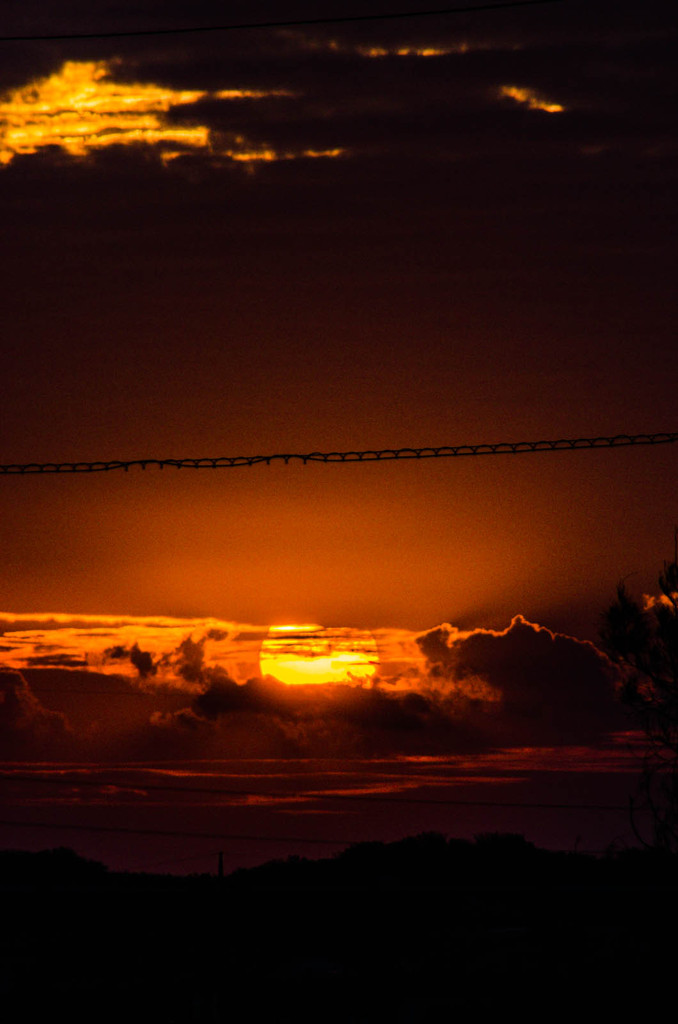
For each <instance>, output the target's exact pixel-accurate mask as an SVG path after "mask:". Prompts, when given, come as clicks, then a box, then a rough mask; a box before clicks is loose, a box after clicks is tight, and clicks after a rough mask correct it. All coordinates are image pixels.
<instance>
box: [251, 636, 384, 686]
mask: <svg viewBox="0 0 678 1024" xmlns="http://www.w3.org/2000/svg"><path fill="white" fill-rule="evenodd" d="M259 665H260V670H261V674H262V675H268V676H273V677H274V678H275V679H277V680H279V681H280V682H281V683H287V685H289V686H300V685H309V684H315V683H353V684H365V683H367V682H369V681H370V680H371V679H372V677H373V676H374V674H375V672H376V670H377V667H378V665H379V655H378V654H377V647H376V644H375V642H374V637H373V636H372V634H371V633H370V632H368V631H367V630H362V629H347V628H344V629H323V627H322V626H316V625H301V626H272V627H271V629H270V630H269V632H268V636H267V637H266V638H265V639H264V641H263V643H262V645H261V653H260V655H259Z"/></svg>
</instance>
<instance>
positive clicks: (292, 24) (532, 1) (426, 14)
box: [0, 0, 565, 43]
mask: <svg viewBox="0 0 678 1024" xmlns="http://www.w3.org/2000/svg"><path fill="white" fill-rule="evenodd" d="M564 2H565V0H508V2H506V3H486V4H477V5H470V6H469V5H468V4H466V5H464V6H461V7H441V8H437V9H435V10H429V11H390V12H387V13H385V14H346V15H336V16H335V17H331V18H297V19H288V20H286V21H253V22H238V23H231V24H228V25H196V26H194V27H192V28H190V27H186V28H145V29H144V28H142V29H123V30H120V31H112V32H60V33H52V34H44V35H35V34H34V35H16V36H0V43H18V42H24V43H29V42H30V43H37V42H43V41H48V40H51V41H57V40H67V39H132V38H137V37H140V36H178V35H188V34H189V33H194V34H195V33H206V32H239V31H242V30H254V29H272V28H300V27H302V26H305V25H345V24H350V23H355V22H362V21H395V20H396V19H398V18H401V19H402V18H434V17H439V16H442V15H446V14H472V13H473V12H474V11H497V10H501V9H502V8H503V7H506V8H512V7H537V6H541V5H543V4H553V3H564Z"/></svg>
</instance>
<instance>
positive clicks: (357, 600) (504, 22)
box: [0, 0, 678, 762]
mask: <svg viewBox="0 0 678 1024" xmlns="http://www.w3.org/2000/svg"><path fill="white" fill-rule="evenodd" d="M312 6H313V11H312V14H313V16H316V17H317V16H320V15H322V14H326V13H327V12H328V11H329V7H328V6H327V5H323V4H321V5H320V6H318V5H317V4H315V5H312ZM326 8H327V10H326ZM305 9H306V8H305V7H304V5H303V4H302V5H301V8H300V12H298V13H299V14H300V17H303V13H304V10H305ZM258 12H259V14H260V15H261V17H262V19H265V18H266V17H270V19H271V20H276V19H279V17H280V15H281V8H280V6H279V5H276V4H275V3H274V2H271V3H268V2H266V3H264V4H263V5H259V7H258ZM184 13H185V12H184ZM283 13H284V14H286V15H289V11H288V10H287V9H286V10H285V11H284V12H283ZM234 16H235V15H234ZM258 16H259V15H258ZM7 17H8V18H9V21H11V20H12V17H14V15H12V16H11V17H10V15H8V16H7ZM16 17H19V15H16ZM168 17H170V15H169V13H168V10H167V6H166V5H165V4H161V3H159V2H158V0H143V2H142V3H136V4H131V3H128V2H127V0H124V2H122V3H120V4H117V5H116V6H115V10H113V9H110V10H109V9H106V10H105V11H99V10H96V11H95V10H94V8H93V7H92V5H91V4H85V3H84V0H75V2H74V3H72V4H69V5H68V11H63V10H59V11H56V9H55V7H54V5H49V4H46V3H45V2H44V0H26V2H25V3H24V4H23V5H22V8H21V22H22V24H21V25H19V24H18V23H17V24H16V25H10V24H9V22H8V23H7V24H6V25H4V29H3V30H4V31H6V33H7V34H10V35H11V34H25V32H26V26H27V25H28V26H30V27H31V31H34V32H35V33H36V34H49V33H60V34H64V33H67V32H68V31H69V29H72V30H77V31H90V30H91V31H93V32H95V31H97V30H99V31H109V30H110V31H115V30H117V29H120V28H125V27H127V28H130V27H131V28H143V29H146V28H149V27H150V28H153V27H154V26H155V27H162V26H163V25H164V24H165V22H166V20H167V18H168ZM185 17H186V18H189V15H188V14H185ZM248 17H249V14H248ZM190 18H195V19H197V22H200V23H202V24H214V23H215V22H218V21H219V19H221V18H223V6H222V5H219V4H216V3H214V0H196V3H195V4H194V5H193V6H192V8H191V12H190ZM673 20H674V11H673V6H672V4H670V3H669V2H668V0H651V2H649V3H647V4H644V5H642V7H641V6H639V5H638V4H632V3H631V2H630V0H624V2H622V3H619V2H615V3H612V2H611V0H601V2H600V3H596V4H595V5H594V6H593V7H591V6H590V5H577V4H567V3H561V4H544V5H536V6H530V7H524V8H515V9H511V10H507V11H504V12H502V11H499V12H496V11H486V12H483V13H481V12H478V13H477V14H472V13H471V14H465V15H464V16H463V17H462V18H460V17H458V16H452V15H450V16H445V17H442V16H441V17H436V18H421V19H417V18H408V19H394V20H389V21H384V22H374V23H371V22H370V23H359V24H344V25H340V24H336V25H332V26H311V25H306V26H297V27H296V28H291V27H290V28H288V29H278V30H266V31H253V32H249V33H235V32H233V33H196V34H193V35H191V36H176V37H175V36H171V37H170V36H167V37H154V36H143V37H138V38H128V39H125V38H114V37H110V38H92V39H89V40H80V41H73V40H70V41H69V40H67V39H62V40H52V41H51V42H42V43H41V42H37V41H36V42H24V43H12V44H0V45H2V46H3V47H4V48H3V60H2V62H0V185H1V186H2V187H1V188H0V219H1V221H2V225H3V250H4V253H5V260H4V261H3V273H2V275H0V298H1V303H2V305H1V308H2V319H3V364H2V365H3V370H2V373H3V386H2V402H1V404H0V428H1V429H0V438H1V440H0V463H1V464H8V463H30V462H51V461H56V462H62V461H77V460H109V459H135V458H173V457H176V458H179V457H202V456H211V457H215V456H233V455H240V454H243V455H251V454H252V455H254V454H257V453H263V454H266V453H274V452H308V451H313V450H318V451H343V450H363V449H367V448H369V449H383V448H400V447H415V448H419V447H424V446H429V445H444V444H450V445H456V444H465V443H478V442H499V441H523V440H538V439H555V438H559V437H564V438H567V437H595V436H601V435H603V436H610V435H615V434H620V433H630V434H633V433H642V432H655V431H661V430H668V431H670V430H674V429H675V428H676V422H675V420H674V419H673V418H674V417H675V379H676V371H677V370H678V366H677V364H676V359H677V357H678V349H677V348H676V345H675V322H676V314H677V312H678V311H677V310H676V288H675V240H676V232H675V230H674V227H673V220H674V218H675V195H676V191H675V188H673V182H674V180H675V170H676V168H675V152H676V150H675V145H674V142H673V139H674V133H675V123H674V122H675V111H674V109H673V105H672V103H671V102H670V96H671V94H672V86H673V83H674V77H675V55H674V54H673V53H672V47H673V45H674V42H675V34H674V33H673ZM675 469H676V448H675V446H673V445H666V446H663V447H645V448H641V447H639V448H625V449H619V450H599V451H577V452H560V453H551V454H548V453H541V454H530V455H527V454H525V455H517V456H501V457H483V458H467V459H447V460H445V459H441V460H426V461H421V462H390V463H383V464H375V463H372V464H360V465H357V464H354V465H320V464H308V465H302V464H299V463H294V462H293V463H290V464H289V465H285V464H284V463H273V464H271V465H269V466H266V465H258V466H254V467H252V468H244V467H240V468H233V469H223V470H214V471H212V470H201V471H192V470H188V469H184V470H174V469H170V468H167V469H164V470H162V471H161V470H158V469H152V468H150V467H149V468H148V469H147V470H145V471H142V470H140V469H133V470H130V471H129V472H127V473H125V472H116V473H101V474H83V475H73V476H66V475H64V476H61V475H59V476H56V475H53V476H46V475H45V476H31V477H29V476H11V477H10V476H0V523H1V524H2V551H3V557H2V564H1V565H0V609H4V610H5V612H6V614H7V619H6V621H4V620H3V621H4V627H3V628H4V629H5V631H6V633H5V636H0V647H2V648H3V650H2V652H0V653H1V654H2V655H3V660H2V662H0V669H1V670H2V672H4V673H5V675H4V676H3V679H4V685H5V686H6V690H7V693H8V694H9V695H10V696H9V697H8V703H6V705H5V708H4V710H5V712H6V713H7V715H8V720H7V722H6V723H5V726H6V728H7V729H8V733H7V736H8V737H9V739H8V743H10V742H11V745H12V749H13V750H14V752H15V755H16V756H17V757H20V758H23V759H30V758H31V757H34V756H37V754H36V753H35V752H36V750H38V748H39V747H40V743H41V742H42V740H41V739H40V737H41V736H43V734H44V735H46V736H47V737H48V738H49V743H54V744H55V747H54V753H55V757H57V754H58V757H61V758H66V759H69V758H71V759H75V760H77V759H78V758H83V759H85V760H87V759H88V758H89V759H94V760H96V758H97V756H99V755H98V754H97V743H100V745H101V751H102V752H101V757H102V758H104V757H105V758H107V759H108V760H109V761H111V762H112V761H114V760H115V759H116V758H118V759H120V758H124V757H127V758H130V759H134V757H137V756H138V757H142V756H148V757H153V756H157V757H159V758H161V756H167V757H170V756H176V757H179V756H183V755H185V756H186V757H189V758H190V757H198V756H204V757H216V758H218V757H221V756H225V755H224V751H225V750H235V751H236V752H239V755H240V756H243V757H244V756H257V757H258V756H262V757H265V756H269V755H270V756H275V757H288V756H292V755H294V756H299V757H302V758H303V757H305V756H308V757H315V756H320V755H319V752H320V751H322V750H326V749H334V750H335V751H336V752H337V756H339V757H343V756H349V752H350V751H352V753H351V754H350V756H358V754H357V752H358V753H360V755H361V756H362V755H365V756H368V754H372V755H373V756H375V757H376V756H378V755H379V753H380V752H381V753H383V754H384V756H389V757H391V756H407V757H409V756H420V755H421V756H429V755H430V756H434V755H435V756H442V755H443V754H446V755H449V754H450V753H451V751H452V752H455V753H460V752H461V750H462V749H464V750H466V749H468V750H471V749H472V750H473V751H475V752H476V753H477V754H478V755H480V753H481V752H482V753H483V756H484V755H485V754H487V753H488V751H489V749H490V748H493V749H494V748H496V749H506V748H509V747H510V748H511V749H517V748H519V747H520V748H523V747H529V748H532V747H539V748H544V749H547V748H548V749H552V748H554V747H558V746H560V747H563V746H568V747H570V748H572V749H584V748H586V749H593V748H594V747H595V748H596V749H599V748H601V744H602V747H605V745H606V744H607V745H608V746H609V744H611V743H612V742H613V741H612V739H611V738H610V737H611V736H612V735H613V734H614V735H616V734H618V733H620V732H623V731H624V727H623V723H620V722H619V721H618V720H617V718H616V717H615V710H614V709H615V704H614V701H612V699H611V697H610V692H609V688H608V690H605V685H607V684H604V683H603V676H602V675H601V672H602V669H601V665H602V662H601V661H600V660H599V655H597V654H596V653H595V651H594V649H593V648H592V647H591V646H590V644H589V643H588V642H589V641H595V640H596V637H597V632H598V627H599V622H600V615H601V613H602V611H603V610H604V609H605V607H606V606H607V604H608V603H609V601H610V600H611V599H612V597H613V596H614V591H615V586H616V584H617V582H618V580H619V579H621V578H622V577H627V578H628V580H629V586H630V588H631V589H632V590H633V591H634V593H636V594H642V593H650V594H651V593H654V592H655V590H656V579H657V574H658V572H659V571H660V570H661V566H662V563H663V560H664V559H665V558H667V557H670V556H671V555H672V552H673V531H674V526H675V523H676V502H677V493H676V484H675V481H676V472H675ZM53 614H54V615H61V616H64V618H63V619H61V620H59V622H58V623H56V625H58V628H53V627H54V626H55V623H52V624H51V625H50V624H49V623H48V622H46V620H45V618H44V617H45V616H48V615H53ZM88 617H89V618H88ZM22 623H23V626H22V628H21V630H20V629H19V626H20V625H21V624H22ZM311 623H313V624H322V625H323V626H325V627H328V628H329V629H330V630H334V631H335V634H336V635H339V634H338V633H337V632H336V631H338V630H342V629H354V630H358V631H362V634H361V635H364V634H365V632H366V631H368V632H371V634H372V635H373V636H374V637H375V638H376V644H377V650H378V652H379V672H378V676H377V685H374V686H373V685H372V682H373V681H372V680H371V679H368V680H367V685H365V686H352V687H343V688H342V687H341V685H340V686H339V689H338V690H336V691H333V690H331V685H330V689H329V690H327V689H326V688H325V686H324V685H321V686H316V687H315V689H314V692H313V693H312V694H306V693H305V692H304V688H303V687H300V688H298V692H297V693H296V694H294V695H293V694H292V692H291V690H290V689H286V688H285V687H284V686H283V685H282V684H280V683H275V682H271V681H270V680H269V681H268V682H266V681H262V679H261V675H262V673H261V666H260V663H259V652H260V646H261V642H262V640H263V638H264V636H265V635H266V632H267V630H268V628H269V627H270V626H272V625H273V626H275V625H284V624H297V625H299V624H311ZM243 624H244V625H243ZM441 624H442V625H441ZM445 624H446V625H445ZM36 631H38V632H44V633H45V636H43V637H42V638H39V637H38V636H37V635H36ZM210 632H211V635H209V636H208V634H210ZM20 633H23V635H19V634H20ZM222 633H223V634H224V636H221V634H222ZM47 634H49V635H47ZM218 636H219V637H220V638H219V639H217V637H218ZM135 645H136V648H135ZM182 645H183V646H182ZM191 645H193V646H191ZM135 649H136V651H137V652H138V653H135V654H134V659H135V660H133V659H132V655H131V652H132V651H133V650H135ZM116 650H117V652H118V653H117V654H115V653H114V654H113V655H111V654H110V653H109V654H105V651H109V652H110V651H114V652H115V651H116ZM191 652H192V655H191V657H189V654H190V653H191ZM385 652H386V653H385ZM554 652H556V653H557V654H558V657H556V658H554V657H553V655H554ZM562 652H565V653H564V654H563V655H562V657H561V653H562ZM370 657H371V655H370ZM31 659H38V660H33V661H31ZM40 659H42V660H40ZM191 659H192V660H191ZM540 659H541V660H540ZM135 661H136V664H135ZM368 661H369V657H368ZM535 665H541V671H540V672H536V670H535V669H534V666H535ZM562 665H566V666H570V668H571V670H572V673H573V676H572V678H571V679H570V677H569V676H568V677H567V678H566V677H565V676H564V675H563V674H562V671H561V667H562ZM575 666H578V667H577V668H575ZM582 666H583V667H582ZM144 667H145V669H144ZM142 669H144V670H145V671H146V670H147V671H146V674H145V675H144V672H142V671H141V670H142ZM580 670H581V671H580ZM17 672H18V673H19V675H17V674H16V673H17ZM50 673H51V675H50ZM187 673H188V674H189V675H190V674H191V673H193V675H194V680H193V682H192V683H191V684H190V686H189V685H188V684H189V680H188V678H187ZM196 673H197V674H196ZM215 673H216V675H215ZM577 673H579V675H577ZM582 673H583V675H582ZM263 674H264V675H265V674H266V673H265V672H264V673H263ZM48 677H49V679H51V683H50V684H49V685H48V682H47V680H48ZM582 679H585V680H588V681H589V682H590V683H591V687H592V689H591V690H590V691H589V690H586V688H585V687H583V684H582V683H581V680H582ZM74 680H79V685H81V686H82V687H83V688H84V689H85V690H87V689H88V688H94V690H95V691H96V692H95V694H94V696H92V701H93V702H94V703H93V704H92V705H91V706H90V705H89V704H88V702H87V701H86V700H84V701H83V702H82V704H80V703H79V702H78V700H77V699H75V697H76V696H77V695H74V696H73V698H70V697H68V698H67V697H66V690H68V689H69V687H70V688H72V687H73V686H74V685H75V684H74ZM578 680H579V681H578ZM177 681H179V682H178V683H177ZM462 682H463V685H462ZM608 682H609V681H608ZM328 685H329V684H328ZM234 686H235V687H237V689H235V690H234V689H233V687H234ZM41 687H42V689H41ZM106 687H112V688H113V691H115V693H116V695H117V696H116V698H115V699H116V701H119V703H118V704H117V705H116V706H115V708H116V709H115V711H113V710H112V709H111V710H110V715H111V718H110V721H108V720H107V718H106V714H105V709H106V706H107V705H106V700H107V694H108V691H106ZM191 687H192V689H191ZM474 687H475V688H476V689H475V690H474ZM55 688H56V689H57V690H59V688H64V694H63V696H64V700H65V703H64V705H63V706H61V705H59V702H58V701H56V702H54V700H53V695H52V697H50V689H51V690H54V689H55ZM102 688H103V689H102ZM295 689H296V688H295ZM311 689H313V688H311ZM103 691H106V692H103ZM113 691H111V692H113ZM545 693H546V694H547V695H548V699H545V698H544V694H545ZM587 693H591V694H592V696H591V701H590V702H589V700H588V697H587ZM122 694H124V696H121V695H122ZM496 694H500V695H501V699H499V700H493V699H492V698H493V695H495V696H496ZM50 700H52V703H50ZM474 702H475V703H474ZM453 706H454V713H452V711H451V708H452V707H453ZM8 708H9V709H10V710H9V711H8ZM530 708H532V709H533V710H532V711H531V710H530ZM134 709H136V710H134ZM271 709H273V710H271ZM535 709H538V710H535ZM10 712H11V713H10ZM154 716H155V717H154ZM255 721H256V723H258V724H259V725H261V732H259V731H258V730H257V729H255V728H253V727H252V723H253V722H255ZM107 722H108V724H107ZM88 723H89V724H88ZM92 723H98V724H96V727H95V726H94V725H92ZM45 730H46V732H45ZM18 736H21V737H23V742H24V747H23V748H22V747H21V744H20V743H18V739H17V737H18ZM17 744H18V745H17ZM201 744H202V746H201ZM601 749H602V748H601ZM605 749H607V747H605ZM163 751H164V754H163ZM290 751H291V752H292V754H290ZM13 756H14V755H13Z"/></svg>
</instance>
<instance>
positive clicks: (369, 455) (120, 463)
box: [0, 431, 678, 476]
mask: <svg viewBox="0 0 678 1024" xmlns="http://www.w3.org/2000/svg"><path fill="white" fill-rule="evenodd" d="M676 441H678V431H674V432H663V433H656V434H616V435H615V436H613V437H574V438H558V439H557V440H555V441H499V442H493V443H489V444H461V445H440V446H437V447H427V448H384V449H381V450H376V449H370V450H366V451H345V452H306V453H292V452H288V453H275V454H272V455H232V456H218V457H216V458H200V459H126V460H119V459H113V460H110V461H103V460H101V461H96V462H28V463H6V464H0V475H5V476H11V475H19V476H21V475H26V474H29V473H47V474H49V473H105V472H109V471H111V470H118V469H123V470H125V471H127V470H129V469H133V468H137V467H140V468H141V469H146V468H148V467H152V468H157V469H164V468H165V467H166V466H167V467H170V466H172V467H174V468H175V469H230V468H234V467H236V466H255V465H258V464H260V463H264V464H266V465H267V466H269V465H270V464H271V463H272V462H284V463H286V464H287V463H289V462H292V461H294V460H297V461H299V462H303V463H304V464H306V463H307V462H333V463H334V462H342V463H346V462H388V461H392V460H393V459H445V458H458V457H461V456H469V455H521V454H523V453H529V452H564V451H568V452H571V451H580V450H581V449H586V448H627V447H629V446H631V445H636V446H640V445H657V444H675V442H676Z"/></svg>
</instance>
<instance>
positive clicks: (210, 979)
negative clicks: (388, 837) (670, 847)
mask: <svg viewBox="0 0 678 1024" xmlns="http://www.w3.org/2000/svg"><path fill="white" fill-rule="evenodd" d="M677 867H678V859H677V858H676V857H672V856H668V855H659V854H656V853H653V852H652V851H643V850H621V851H616V852H610V853H608V854H607V855H606V856H603V857H599V858H597V857H592V856H587V855H584V854H578V853H557V852H550V851H546V850H540V849H538V848H536V847H535V846H533V845H532V844H531V843H529V842H527V841H526V840H525V839H524V838H523V837H522V836H518V835H501V834H487V835H482V836H478V837H477V838H476V840H475V842H473V843H471V842H466V841H463V840H454V839H452V840H447V839H445V837H443V836H441V835H438V834H435V833H432V834H424V835H420V836H416V837H411V838H409V839H404V840H401V841H400V842H395V843H361V844H359V845H356V846H353V847H350V848H348V849H347V850H345V851H344V852H343V853H341V854H338V855H337V856H335V857H332V858H328V859H323V860H315V861H313V860H306V859H304V858H290V859H288V860H285V861H272V862H270V863H268V864H264V865H262V866H260V867H257V868H251V869H248V870H241V871H236V872H234V873H233V874H232V875H230V876H228V877H226V878H224V879H218V878H217V877H216V876H215V875H195V876H186V877H178V876H171V875H144V874H131V873H130V874H119V873H114V872H109V871H108V870H107V869H106V868H105V867H104V866H103V865H102V864H99V863H97V862H94V861H89V860H85V859H83V858H81V857H78V856H77V855H76V854H75V853H73V851H71V850H64V849H60V850H52V851H44V852H42V853H22V852H17V851H7V852H4V853H0V887H1V888H2V896H3V909H4V928H3V933H2V935H3V949H2V956H1V959H0V965H1V966H0V990H1V991H2V997H3V1005H4V1008H5V1010H6V1011H7V1012H6V1016H5V1019H7V1020H8V1021H14V1020H16V1021H18V1020H43V1019H52V1018H54V1017H58V1016H60V1015H61V1013H60V1011H61V1010H63V1011H64V1013H66V1014H67V1015H68V1017H69V1020H72V1021H76V1022H80V1021H82V1022H84V1021H87V1022H88V1024H89V1022H90V1021H91V1020H93V1019H96V1020H97V1022H104V1024H106V1022H109V1021H110V1022H111V1024H112V1022H113V1021H116V1022H118V1021H120V1020H121V1019H125V1020H128V1021H133V1022H134V1021H137V1020H138V1021H144V1022H147V1021H150V1020H162V1021H163V1022H173V1021H176V1022H177V1024H179V1022H182V1024H183V1022H195V1024H203V1022H205V1024H214V1022H220V1021H224V1022H226V1021H235V1020H243V1021H245V1020H252V1021H256V1020H266V1021H271V1022H280V1024H283V1022H288V1021H289V1022H290V1024H291V1022H294V1024H297V1022H311V1021H313V1022H314V1024H315V1022H317V1021H318V1020H322V1021H323V1022H332V1024H334V1022H336V1024H351V1022H356V1024H357V1022H360V1024H366V1022H367V1024H372V1022H375V1024H376V1022H382V1021H389V1022H394V1024H399V1022H410V1021H411V1022H413V1024H421V1022H426V1021H434V1020H435V1021H438V1020H439V1019H440V1018H441V1016H442V1017H443V1019H451V1015H452V1014H456V1013H462V1012H463V1013H466V1014H468V1013H474V1014H477V1013H478V1012H479V1011H480V1012H482V1011H488V1012H490V1011H494V1012H496V1011H499V1010H501V1011H502V1012H505V1011H506V1010H507V1009H508V1008H513V1007H515V1008H516V1009H518V1010H520V1011H521V1012H523V1013H524V1012H525V1011H528V1012H529V1011H532V1012H534V1013H537V1012H538V1013H540V1014H542V1015H543V1014H544V1013H549V1014H550V1013H552V1011H553V1010H554V1009H555V1008H556V1007H558V1009H559V1010H561V1012H562V1011H566V1012H571V1013H575V1012H577V1013H579V1014H581V1013H582V1011H588V1012H590V1013H603V1012H604V1013H605V1014H606V1015H609V1014H610V1013H611V1012H612V1013H615V1012H618V1011H621V1010H622V1009H623V1010H625V1011H626V1013H627V1014H628V1013H629V1012H633V1011H634V1010H635V1011H637V1012H640V1011H641V1009H642V1010H643V1011H644V1010H645V1009H646V1006H647V1000H648V997H650V996H651V997H652V999H653V1001H657V1000H659V1002H661V998H662V994H663V991H664V990H665V991H666V993H668V991H669V985H670V984H671V979H672V977H673V973H674V965H675V957H676V952H677V950H676V938H675V935H674V934H673V933H672V931H671V930H669V931H668V932H667V930H666V927H665V923H666V922H667V921H673V920H675V912H676V909H677V906H678V899H677V896H678V872H677V870H676V869H677ZM38 980H39V984H38V983H37V982H38ZM648 986H650V988H648ZM238 1008H239V1009H238Z"/></svg>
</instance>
